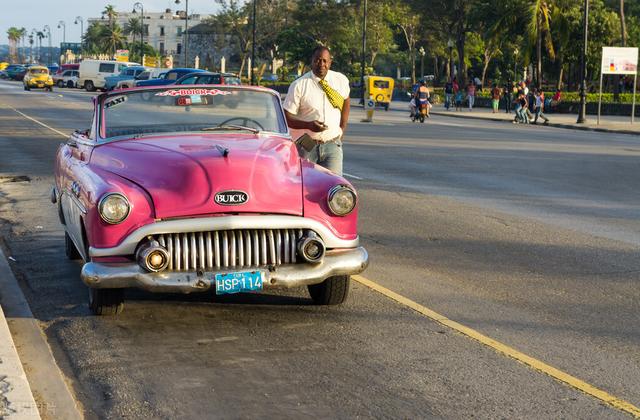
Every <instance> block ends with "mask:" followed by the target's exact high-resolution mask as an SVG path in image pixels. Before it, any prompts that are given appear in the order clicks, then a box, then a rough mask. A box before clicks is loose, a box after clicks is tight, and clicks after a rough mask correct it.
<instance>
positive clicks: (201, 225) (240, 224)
mask: <svg viewBox="0 0 640 420" xmlns="http://www.w3.org/2000/svg"><path fill="white" fill-rule="evenodd" d="M234 229H252V230H253V229H299V231H300V233H299V234H300V235H301V234H302V229H310V230H313V231H314V232H316V233H317V234H318V236H319V237H320V239H322V242H324V244H325V246H326V247H327V249H332V248H355V247H356V246H358V244H359V242H360V239H359V237H356V238H355V239H353V240H345V239H340V238H338V237H337V236H336V235H335V234H334V233H333V232H332V231H331V230H330V229H329V228H328V227H327V226H325V225H323V224H322V223H320V222H318V221H317V220H313V219H310V218H307V217H301V216H275V215H271V216H269V215H267V216H260V215H251V216H221V217H201V218H194V219H179V220H163V221H160V222H155V223H150V224H148V225H145V226H142V227H141V228H139V229H137V230H135V231H133V232H132V233H131V234H130V235H129V236H127V237H126V238H125V239H124V240H123V241H122V242H121V244H120V245H118V246H115V247H112V248H95V247H90V248H89V255H91V257H110V256H117V255H132V254H133V253H134V252H135V249H136V247H137V246H138V243H140V241H141V240H142V239H144V238H145V237H147V236H150V235H151V236H153V235H158V234H161V233H165V234H169V233H181V232H213V231H219V230H234ZM217 238H218V236H217V234H216V239H215V246H219V244H218V240H217ZM253 241H254V246H253V249H260V251H261V252H260V253H257V254H258V255H254V256H253V259H254V261H256V260H257V259H258V258H262V259H263V260H264V261H266V260H267V254H266V252H267V249H266V237H263V238H258V233H257V231H256V232H254V236H253ZM258 242H261V243H262V244H263V245H262V246H264V248H263V247H262V246H260V247H258ZM289 242H290V243H289V246H291V248H292V254H293V253H295V243H294V242H293V241H291V240H290V241H289ZM176 252H177V253H178V254H179V253H180V252H179V251H178V250H177V249H176ZM219 264H220V261H216V266H220V265H219ZM254 264H255V265H260V264H259V263H257V264H256V263H255V262H254ZM176 269H179V268H177V267H176Z"/></svg>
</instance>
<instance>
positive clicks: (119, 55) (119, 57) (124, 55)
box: [116, 50, 129, 62]
mask: <svg viewBox="0 0 640 420" xmlns="http://www.w3.org/2000/svg"><path fill="white" fill-rule="evenodd" d="M116 61H123V62H127V61H129V50H117V51H116Z"/></svg>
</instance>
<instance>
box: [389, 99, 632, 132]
mask: <svg viewBox="0 0 640 420" xmlns="http://www.w3.org/2000/svg"><path fill="white" fill-rule="evenodd" d="M408 107H409V103H408V102H400V101H394V102H392V103H391V106H390V107H389V109H392V110H394V111H403V112H409V111H408ZM639 109H640V108H639ZM431 114H432V115H440V116H446V117H453V118H475V119H481V120H489V121H501V122H505V123H511V122H512V121H513V118H514V116H515V114H514V113H513V112H512V113H511V114H507V113H506V112H505V111H504V108H502V109H501V110H500V111H498V113H496V114H494V113H492V111H491V109H490V108H474V109H473V111H471V112H469V109H468V108H462V111H454V110H450V111H447V110H446V109H445V108H444V106H443V105H440V104H438V105H434V107H433V108H432V109H431ZM545 115H546V116H547V118H549V127H560V128H572V129H575V130H588V131H599V132H604V133H618V134H635V135H640V116H638V115H636V119H635V122H634V124H631V117H620V116H614V115H602V116H600V125H597V124H596V122H597V118H598V116H597V115H587V122H586V123H585V124H577V123H576V120H577V119H578V116H577V115H576V114H552V113H549V114H545ZM538 124H539V125H542V121H541V120H538Z"/></svg>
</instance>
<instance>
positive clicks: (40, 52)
mask: <svg viewBox="0 0 640 420" xmlns="http://www.w3.org/2000/svg"><path fill="white" fill-rule="evenodd" d="M36 37H37V38H38V42H39V44H40V45H39V46H38V61H40V59H41V58H42V57H41V56H42V40H43V39H44V38H45V36H44V32H43V31H37V32H36Z"/></svg>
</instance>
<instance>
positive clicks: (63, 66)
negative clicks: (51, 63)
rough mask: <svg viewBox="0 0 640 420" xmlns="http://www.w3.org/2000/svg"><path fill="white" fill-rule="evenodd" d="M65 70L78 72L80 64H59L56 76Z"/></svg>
mask: <svg viewBox="0 0 640 420" xmlns="http://www.w3.org/2000/svg"><path fill="white" fill-rule="evenodd" d="M67 70H80V64H77V63H69V64H61V65H59V66H58V69H57V70H56V74H62V73H64V72H65V71H67Z"/></svg>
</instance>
